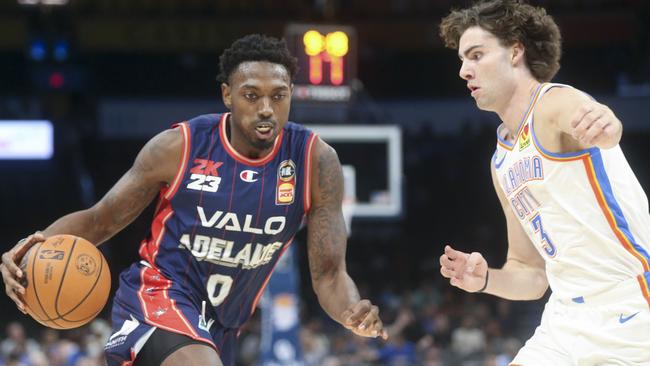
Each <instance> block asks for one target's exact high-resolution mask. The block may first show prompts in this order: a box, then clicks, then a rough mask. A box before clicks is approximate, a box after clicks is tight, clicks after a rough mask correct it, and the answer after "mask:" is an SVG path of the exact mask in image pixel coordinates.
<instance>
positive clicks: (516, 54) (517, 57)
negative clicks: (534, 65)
mask: <svg viewBox="0 0 650 366" xmlns="http://www.w3.org/2000/svg"><path fill="white" fill-rule="evenodd" d="M525 50H526V49H525V48H524V45H523V44H521V42H515V44H513V45H512V46H511V47H510V63H511V64H512V66H515V65H517V64H519V63H521V62H524V53H525Z"/></svg>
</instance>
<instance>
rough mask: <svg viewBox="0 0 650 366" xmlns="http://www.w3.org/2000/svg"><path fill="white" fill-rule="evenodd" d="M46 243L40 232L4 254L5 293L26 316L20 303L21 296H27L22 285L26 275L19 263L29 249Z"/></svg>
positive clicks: (2, 265)
mask: <svg viewBox="0 0 650 366" xmlns="http://www.w3.org/2000/svg"><path fill="white" fill-rule="evenodd" d="M42 241H45V236H43V234H41V233H40V232H36V233H34V234H32V235H30V236H28V237H26V238H25V239H22V240H20V241H19V242H18V243H17V244H16V245H15V246H14V247H13V248H11V249H10V250H9V251H8V252H5V253H3V254H2V264H1V265H0V272H2V280H3V281H4V284H5V292H6V293H7V296H9V298H10V299H12V300H13V301H14V302H15V303H16V306H17V307H18V310H20V311H22V312H23V313H25V314H26V311H25V306H24V305H23V303H22V301H20V298H19V294H20V295H24V294H25V288H24V287H23V286H22V285H21V284H20V282H19V281H20V279H21V278H23V276H24V275H25V274H24V273H23V271H21V270H20V267H18V263H19V261H20V260H21V259H22V257H23V256H24V255H25V253H27V251H28V250H29V248H31V247H32V246H34V244H37V243H40V242H42Z"/></svg>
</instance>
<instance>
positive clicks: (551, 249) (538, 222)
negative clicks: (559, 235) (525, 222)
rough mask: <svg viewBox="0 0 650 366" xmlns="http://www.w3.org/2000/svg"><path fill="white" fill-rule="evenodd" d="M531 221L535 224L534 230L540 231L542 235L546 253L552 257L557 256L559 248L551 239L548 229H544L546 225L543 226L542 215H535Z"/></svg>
mask: <svg viewBox="0 0 650 366" xmlns="http://www.w3.org/2000/svg"><path fill="white" fill-rule="evenodd" d="M530 223H531V224H533V230H535V233H539V235H540V236H541V239H542V248H543V249H544V252H546V254H548V256H549V257H551V258H553V257H555V254H557V249H556V248H555V245H553V241H551V238H550V237H549V236H548V234H547V233H546V231H544V226H542V217H541V216H540V215H539V214H537V215H535V217H533V219H532V220H531V221H530Z"/></svg>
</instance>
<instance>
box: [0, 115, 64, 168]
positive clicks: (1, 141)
mask: <svg viewBox="0 0 650 366" xmlns="http://www.w3.org/2000/svg"><path fill="white" fill-rule="evenodd" d="M53 153H54V128H53V127H52V122H50V121H46V120H29V121H24V120H0V160H26V159H28V160H45V159H50V158H51V157H52V154H53Z"/></svg>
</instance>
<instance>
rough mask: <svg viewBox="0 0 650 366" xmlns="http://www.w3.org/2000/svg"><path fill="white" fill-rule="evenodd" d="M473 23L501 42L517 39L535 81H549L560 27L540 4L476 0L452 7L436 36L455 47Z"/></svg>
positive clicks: (556, 57)
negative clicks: (464, 7) (538, 5)
mask: <svg viewBox="0 0 650 366" xmlns="http://www.w3.org/2000/svg"><path fill="white" fill-rule="evenodd" d="M473 26H479V27H481V28H483V29H484V30H486V31H488V32H490V33H492V34H493V35H494V36H495V37H497V38H498V39H499V40H500V41H501V44H503V45H506V46H510V45H513V44H515V43H516V42H520V43H521V44H522V45H523V46H524V48H525V50H526V53H525V58H526V65H527V66H528V68H529V69H530V71H531V73H532V74H533V76H534V77H535V79H537V80H538V81H550V80H551V79H552V78H553V76H555V74H556V73H557V71H558V70H559V69H560V57H561V55H562V45H561V43H562V37H561V35H560V29H559V28H558V26H557V24H556V23H555V21H554V20H553V18H552V17H551V16H550V15H548V14H547V13H546V10H545V9H544V8H541V7H535V6H532V5H529V4H526V3H525V2H524V1H522V0H490V1H480V2H477V3H475V4H474V5H473V6H471V7H469V8H466V9H456V10H452V12H451V13H450V14H449V15H447V16H446V17H445V18H444V19H442V22H441V23H440V36H441V37H442V39H443V40H444V42H445V46H447V47H449V48H454V49H457V48H458V43H459V40H460V37H461V36H462V34H463V33H464V32H465V31H466V30H467V29H468V28H470V27H473Z"/></svg>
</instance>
